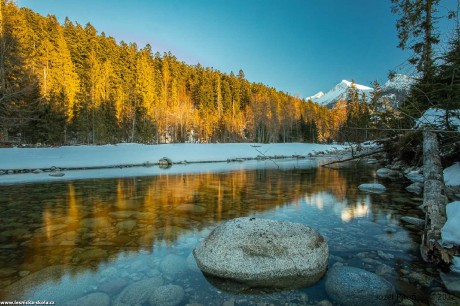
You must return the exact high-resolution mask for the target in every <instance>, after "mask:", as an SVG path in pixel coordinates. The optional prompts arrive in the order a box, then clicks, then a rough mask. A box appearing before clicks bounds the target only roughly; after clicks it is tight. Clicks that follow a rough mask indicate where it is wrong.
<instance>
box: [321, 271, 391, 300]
mask: <svg viewBox="0 0 460 306" xmlns="http://www.w3.org/2000/svg"><path fill="white" fill-rule="evenodd" d="M326 292H327V294H328V295H329V296H330V297H331V298H333V299H334V300H335V301H337V302H338V303H340V304H341V305H345V306H361V305H362V306H367V305H373V306H380V305H394V304H395V303H396V302H397V296H396V293H395V289H394V287H393V285H392V284H390V283H389V282H388V281H386V280H385V279H384V278H383V277H380V276H378V275H376V274H374V273H371V272H368V271H366V270H363V269H359V268H355V267H334V268H332V269H331V270H330V271H329V272H328V274H327V279H326Z"/></svg>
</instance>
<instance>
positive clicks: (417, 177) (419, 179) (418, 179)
mask: <svg viewBox="0 0 460 306" xmlns="http://www.w3.org/2000/svg"><path fill="white" fill-rule="evenodd" d="M406 178H407V179H408V180H410V181H412V182H414V183H423V182H424V181H425V178H424V177H423V174H421V173H420V172H419V171H410V172H409V173H407V174H406Z"/></svg>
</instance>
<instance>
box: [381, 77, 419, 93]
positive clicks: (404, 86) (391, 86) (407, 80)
mask: <svg viewBox="0 0 460 306" xmlns="http://www.w3.org/2000/svg"><path fill="white" fill-rule="evenodd" d="M415 82H416V79H415V78H414V77H410V76H407V75H404V74H395V75H394V76H393V77H392V78H391V79H389V80H388V81H387V82H386V83H385V84H384V85H383V86H382V91H387V90H400V91H403V90H404V91H408V90H409V89H410V88H411V87H412V85H414V83H415Z"/></svg>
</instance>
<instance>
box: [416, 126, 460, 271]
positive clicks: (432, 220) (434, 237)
mask: <svg viewBox="0 0 460 306" xmlns="http://www.w3.org/2000/svg"><path fill="white" fill-rule="evenodd" d="M423 174H424V179H425V181H424V192H423V207H424V209H425V229H424V232H423V236H422V245H421V252H422V257H423V259H424V260H425V261H429V262H433V263H435V264H441V265H444V264H447V265H448V264H450V262H451V260H452V256H453V255H454V254H455V250H454V249H448V248H444V247H443V246H442V245H441V244H440V242H441V228H442V227H443V226H444V224H445V223H446V205H447V203H448V198H447V196H446V186H445V185H444V178H443V169H442V165H441V158H440V156H439V145H438V139H437V136H436V134H435V133H434V132H431V131H424V132H423Z"/></svg>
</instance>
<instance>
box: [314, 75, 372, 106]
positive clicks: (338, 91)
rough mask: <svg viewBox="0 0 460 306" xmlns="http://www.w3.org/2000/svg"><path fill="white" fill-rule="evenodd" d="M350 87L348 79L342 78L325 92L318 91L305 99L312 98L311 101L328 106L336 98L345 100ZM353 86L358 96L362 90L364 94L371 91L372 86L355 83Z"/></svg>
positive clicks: (334, 101) (336, 99)
mask: <svg viewBox="0 0 460 306" xmlns="http://www.w3.org/2000/svg"><path fill="white" fill-rule="evenodd" d="M350 87H351V82H350V81H347V80H342V82H340V83H339V84H337V85H335V86H334V88H332V89H331V90H329V91H328V92H327V93H323V92H322V91H320V92H319V93H317V94H316V95H314V96H311V97H308V98H306V100H312V101H313V102H315V103H318V104H320V105H324V106H328V107H330V106H332V105H333V104H335V103H336V102H337V101H338V100H345V99H346V98H347V91H348V88H350ZM355 87H356V89H357V90H358V92H359V95H360V96H361V94H362V93H363V92H365V93H366V94H368V93H370V92H372V88H370V87H367V86H364V85H360V84H356V83H355Z"/></svg>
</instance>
